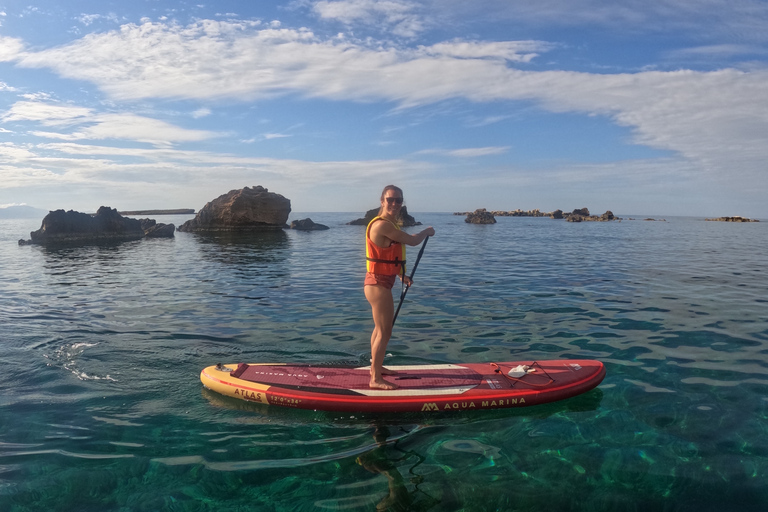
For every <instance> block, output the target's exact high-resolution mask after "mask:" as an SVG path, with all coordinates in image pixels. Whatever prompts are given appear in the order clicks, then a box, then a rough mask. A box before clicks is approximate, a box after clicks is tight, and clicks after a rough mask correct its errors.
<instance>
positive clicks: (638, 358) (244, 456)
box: [0, 213, 768, 512]
mask: <svg viewBox="0 0 768 512" xmlns="http://www.w3.org/2000/svg"><path fill="white" fill-rule="evenodd" d="M307 216H309V217H311V218H312V219H313V220H314V221H315V222H318V223H322V224H326V225H328V226H329V227H330V229H329V230H327V231H316V232H298V231H290V230H286V231H278V232H273V233H262V234H256V235H251V236H200V235H195V234H189V233H178V232H177V233H176V236H175V238H174V239H166V240H141V241H134V242H125V243H116V244H106V245H105V244H101V245H99V244H96V245H87V246H79V247H73V246H69V247H67V246H64V247H57V248H44V247H38V246H19V245H18V244H17V240H18V239H20V238H28V235H29V231H31V230H34V229H37V228H39V227H40V220H41V219H33V220H5V221H0V363H1V364H2V368H1V369H0V510H3V511H14V512H20V511H37V510H40V511H163V510H168V511H220V510H228V511H241V510H242V511H245V510H248V511H262V510H265V511H296V510H302V511H303V510H313V511H325V510H344V511H355V510H376V509H378V510H421V511H426V510H432V511H444V510H445V511H489V510H502V511H507V510H509V511H513V510H521V511H525V510H530V511H534V510H535V511H541V510H584V511H603V510H605V511H614V510H643V511H645V510H692V511H693V510H718V511H722V510H740V511H749V510H760V511H763V510H768V485H767V484H766V481H767V480H766V479H767V478H768V403H767V400H768V398H767V396H768V271H767V269H766V261H768V259H767V258H768V257H767V255H768V223H765V222H763V223H750V224H730V223H720V222H705V221H704V220H703V219H694V218H666V219H657V220H656V221H645V220H642V219H643V218H644V217H643V216H638V217H637V220H629V219H627V218H625V219H624V220H623V221H621V222H607V223H593V222H590V223H567V222H565V221H558V220H552V219H546V218H507V217H500V218H498V223H497V224H495V225H470V224H466V223H465V222H464V218H463V217H460V216H454V215H451V214H447V213H445V214H426V213H425V214H416V215H415V216H416V218H417V220H419V221H421V222H422V223H424V225H432V226H434V227H435V229H436V231H437V234H436V236H435V237H433V238H431V239H430V240H429V243H428V245H427V247H426V250H425V252H424V256H423V258H422V260H421V262H420V264H419V266H418V269H417V271H416V275H415V283H414V286H413V287H412V288H411V289H410V291H409V293H408V295H407V297H406V300H405V303H404V305H403V309H402V310H401V313H400V317H399V318H398V323H397V325H396V326H395V329H394V335H393V338H392V340H391V342H390V344H389V349H388V356H387V359H386V362H387V363H388V364H414V363H426V364H429V363H446V362H494V361H514V360H530V359H559V358H590V359H599V360H601V361H603V362H604V363H605V364H606V366H607V377H606V378H605V380H604V381H603V383H602V384H601V385H600V386H599V387H598V388H597V389H595V390H593V391H591V392H589V393H587V394H584V395H582V396H580V397H576V398H573V399H569V400H565V401H562V402H558V403H554V404H548V405H542V406H535V407H529V408H520V409H506V410H497V411H476V410H473V411H452V412H429V413H421V414H401V415H392V414H390V415H376V414H370V413H369V414H350V413H343V414H342V413H332V412H315V411H301V410H291V409H283V408H278V407H269V406H263V405H259V404H250V403H246V402H240V401H236V400H232V399H228V398H224V397H221V396H218V395H216V394H215V393H212V392H210V391H208V390H206V389H204V388H203V387H202V385H201V384H200V381H199V373H200V370H201V369H202V368H203V367H205V366H209V365H211V364H215V363H217V362H223V363H234V362H241V361H247V362H297V363H316V362H329V361H348V362H352V363H354V364H366V361H368V358H369V354H368V350H369V339H370V331H371V329H372V327H373V322H372V320H371V317H370V309H369V306H368V304H367V302H366V300H365V297H364V295H363V289H362V280H363V272H364V271H363V268H364V252H363V237H364V228H363V227H360V226H349V225H346V222H348V221H350V220H353V219H355V218H356V217H358V216H359V215H357V214H329V213H316V214H292V218H297V219H298V218H305V217H307ZM188 218H190V217H189V216H173V217H158V218H157V220H158V221H159V222H166V223H167V222H173V223H175V224H176V225H179V224H181V223H182V222H183V221H184V220H186V219H188ZM417 249H418V248H412V249H411V250H410V251H409V260H410V261H411V262H413V260H414V257H415V255H416V254H417ZM399 292H400V289H399V288H396V289H395V290H394V294H395V296H396V300H397V298H398V297H399Z"/></svg>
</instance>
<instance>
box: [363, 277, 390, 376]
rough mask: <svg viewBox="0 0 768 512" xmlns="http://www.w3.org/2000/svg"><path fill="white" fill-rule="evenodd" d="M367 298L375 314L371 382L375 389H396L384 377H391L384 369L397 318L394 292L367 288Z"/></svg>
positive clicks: (377, 287)
mask: <svg viewBox="0 0 768 512" xmlns="http://www.w3.org/2000/svg"><path fill="white" fill-rule="evenodd" d="M365 298H366V299H368V302H370V304H371V311H372V312H373V323H374V328H373V333H372V334H371V382H370V384H369V386H370V387H371V388H374V389H395V388H397V385H396V384H393V383H392V382H389V381H386V380H384V377H383V375H391V374H392V373H393V372H389V371H387V370H385V368H384V356H385V355H386V353H387V344H388V343H389V338H390V337H391V336H392V318H393V317H394V316H395V304H394V301H393V299H392V291H391V290H388V289H386V288H384V287H383V286H378V285H368V286H366V287H365Z"/></svg>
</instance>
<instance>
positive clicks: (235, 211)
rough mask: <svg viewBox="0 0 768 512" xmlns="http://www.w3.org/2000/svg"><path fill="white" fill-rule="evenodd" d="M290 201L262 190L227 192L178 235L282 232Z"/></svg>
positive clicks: (246, 188) (249, 189) (183, 225)
mask: <svg viewBox="0 0 768 512" xmlns="http://www.w3.org/2000/svg"><path fill="white" fill-rule="evenodd" d="M290 213H291V201H290V199H286V198H285V197H283V196H281V195H280V194H275V193H274V192H270V191H269V190H267V189H266V188H264V187H262V186H255V187H245V188H242V189H239V190H230V191H229V192H227V193H226V194H223V195H221V196H219V197H217V198H216V199H214V200H213V201H211V202H209V203H208V204H206V205H205V206H204V207H203V208H202V209H201V210H200V211H199V212H197V215H196V216H195V218H194V219H191V220H188V221H187V222H185V223H184V224H182V225H181V226H179V231H184V232H188V233H232V232H235V233H237V232H240V233H247V232H252V231H263V230H276V229H283V228H286V227H287V226H286V221H287V220H288V215H289V214H290Z"/></svg>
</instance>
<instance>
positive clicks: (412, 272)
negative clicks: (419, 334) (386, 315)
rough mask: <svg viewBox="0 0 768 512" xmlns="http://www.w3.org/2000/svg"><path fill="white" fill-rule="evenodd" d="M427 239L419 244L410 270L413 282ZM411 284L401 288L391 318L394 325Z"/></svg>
mask: <svg viewBox="0 0 768 512" xmlns="http://www.w3.org/2000/svg"><path fill="white" fill-rule="evenodd" d="M428 240H429V237H427V238H425V239H424V243H423V244H422V245H421V250H419V255H418V256H416V263H414V264H413V269H412V270H411V275H410V281H411V283H413V274H415V273H416V267H418V266H419V260H420V259H421V255H422V254H424V248H425V247H426V246H427V241H428ZM410 287H411V285H410V284H408V285H406V286H405V288H403V293H401V294H400V304H398V305H397V310H396V311H395V316H394V317H393V318H392V325H393V326H394V325H395V321H396V320H397V314H398V313H399V312H400V308H401V307H402V305H403V300H404V299H405V294H406V293H408V288H410Z"/></svg>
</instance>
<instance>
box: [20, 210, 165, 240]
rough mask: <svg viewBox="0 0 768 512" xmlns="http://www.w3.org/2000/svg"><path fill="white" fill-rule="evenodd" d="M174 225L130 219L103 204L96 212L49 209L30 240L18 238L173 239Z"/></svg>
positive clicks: (149, 220)
mask: <svg viewBox="0 0 768 512" xmlns="http://www.w3.org/2000/svg"><path fill="white" fill-rule="evenodd" d="M174 229H175V226H174V225H173V224H158V223H157V222H155V221H154V220H153V219H140V220H139V219H131V218H128V217H123V216H122V215H120V214H119V213H118V212H117V210H116V209H114V208H110V207H109V206H102V207H101V208H99V209H98V211H97V212H96V214H94V215H90V214H87V213H81V212H76V211H74V210H70V211H68V212H67V211H64V210H56V211H53V212H49V213H48V215H46V216H45V218H44V219H43V224H42V226H41V227H40V229H38V230H37V231H32V232H31V233H30V237H31V240H19V245H27V244H39V245H56V244H87V243H98V242H119V241H126V240H139V239H141V238H173V233H174Z"/></svg>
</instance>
